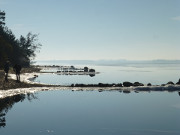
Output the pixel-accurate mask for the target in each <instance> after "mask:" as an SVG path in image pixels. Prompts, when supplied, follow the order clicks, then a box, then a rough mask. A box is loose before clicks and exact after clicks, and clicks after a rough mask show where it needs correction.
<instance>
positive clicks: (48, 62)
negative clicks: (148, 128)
mask: <svg viewBox="0 0 180 135" xmlns="http://www.w3.org/2000/svg"><path fill="white" fill-rule="evenodd" d="M38 64H40V65H103V66H120V65H134V64H143V65H144V64H180V60H143V61H140V60H43V61H36V65H38Z"/></svg>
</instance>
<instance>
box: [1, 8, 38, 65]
mask: <svg viewBox="0 0 180 135" xmlns="http://www.w3.org/2000/svg"><path fill="white" fill-rule="evenodd" d="M1 13H2V12H1V11H0V15H1ZM4 15H5V14H4ZM3 21H4V17H3V19H2V16H0V68H2V67H3V66H4V63H5V62H6V61H9V62H10V64H11V65H15V64H20V65H22V66H26V67H28V66H30V64H31V62H32V60H33V59H34V58H35V56H36V52H37V51H39V49H40V47H41V44H40V43H38V35H36V34H32V33H31V32H29V33H28V34H27V35H26V36H20V38H19V39H18V38H16V36H15V35H14V34H13V32H12V31H11V30H10V29H9V28H8V27H7V26H5V23H4V22H3Z"/></svg>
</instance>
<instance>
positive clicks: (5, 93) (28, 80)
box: [0, 68, 180, 99]
mask: <svg viewBox="0 0 180 135" xmlns="http://www.w3.org/2000/svg"><path fill="white" fill-rule="evenodd" d="M41 69H42V68H41ZM41 69H39V71H38V72H37V70H36V72H24V73H22V74H21V80H22V81H21V83H16V85H18V84H20V85H21V84H25V85H24V86H23V87H17V88H9V89H4V90H1V89H0V99H2V98H5V97H10V96H14V95H18V94H27V93H34V92H38V91H49V90H71V91H94V90H96V91H99V92H103V91H119V92H123V93H131V92H136V93H139V92H151V91H161V92H163V91H167V92H180V85H177V84H173V85H172V84H166V85H163V86H153V85H152V86H130V87H122V86H120V87H118V86H111V87H108V86H102V87H100V86H98V85H94V86H92V85H90V84H88V85H85V84H83V86H81V85H77V86H75V85H73V86H72V85H71V86H63V85H54V84H44V83H37V82H33V79H34V78H36V77H38V76H39V75H41V74H52V73H44V72H40V70H41ZM9 78H10V80H13V81H14V82H15V80H16V75H15V74H9Z"/></svg>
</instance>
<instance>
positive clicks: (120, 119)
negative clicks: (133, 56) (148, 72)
mask: <svg viewBox="0 0 180 135" xmlns="http://www.w3.org/2000/svg"><path fill="white" fill-rule="evenodd" d="M29 99H31V100H30V101H29V100H28V99H27V98H25V99H23V100H19V101H18V100H17V99H16V102H15V101H14V104H13V105H12V108H11V109H8V111H7V113H6V115H5V118H6V126H5V127H1V129H0V133H1V134H2V135H12V134H18V135H24V134H26V135H32V134H33V135H41V134H42V135H46V134H47V135H49V134H52V135H59V134H63V135H74V134H78V135H84V134H86V135H92V134H93V135H119V134H124V135H132V134H138V135H179V134H180V118H179V114H180V96H179V95H178V93H177V92H173V93H169V92H150V93H148V92H140V93H134V92H131V93H130V94H124V93H121V92H119V91H112V92H110V91H103V92H98V91H75V92H72V91H71V90H64V91H63V90H61V91H46V92H38V93H36V94H35V95H34V96H30V98H29ZM21 101H22V102H21ZM6 102H7V104H6V105H7V106H8V105H9V104H8V100H6ZM1 108H2V107H1Z"/></svg>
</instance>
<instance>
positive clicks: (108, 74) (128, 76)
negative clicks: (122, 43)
mask: <svg viewBox="0 0 180 135" xmlns="http://www.w3.org/2000/svg"><path fill="white" fill-rule="evenodd" d="M78 66H79V67H81V68H83V66H80V65H77V67H78ZM90 68H94V69H96V71H97V72H100V74H96V76H94V77H90V76H88V75H57V74H46V75H40V76H39V77H38V78H36V79H35V80H34V81H35V82H41V83H48V84H60V85H70V84H76V83H84V84H98V83H123V82H124V81H130V82H141V83H144V84H148V83H152V84H153V85H160V84H166V83H167V82H169V81H173V82H174V83H176V82H177V81H178V80H179V78H180V65H179V64H161V65H156V64H150V65H145V64H143V65H142V64H135V65H128V66H90ZM51 70H52V69H50V70H49V71H51ZM57 70H58V69H57ZM53 71H56V70H54V69H53Z"/></svg>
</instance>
